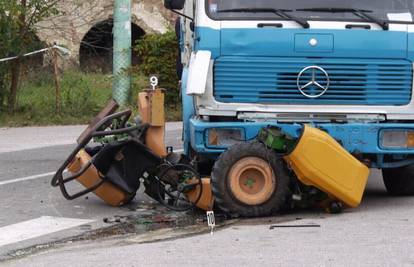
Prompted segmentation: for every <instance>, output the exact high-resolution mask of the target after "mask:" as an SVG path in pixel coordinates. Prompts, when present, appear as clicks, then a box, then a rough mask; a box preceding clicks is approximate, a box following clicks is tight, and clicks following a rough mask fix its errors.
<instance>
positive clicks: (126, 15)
mask: <svg viewBox="0 0 414 267" xmlns="http://www.w3.org/2000/svg"><path fill="white" fill-rule="evenodd" d="M113 34H114V51H113V52H114V55H113V97H114V99H115V100H116V101H117V102H118V104H120V105H126V104H127V102H128V98H129V94H130V89H131V75H130V67H131V57H132V56H131V55H132V52H131V44H132V33H131V0H115V7H114V28H113Z"/></svg>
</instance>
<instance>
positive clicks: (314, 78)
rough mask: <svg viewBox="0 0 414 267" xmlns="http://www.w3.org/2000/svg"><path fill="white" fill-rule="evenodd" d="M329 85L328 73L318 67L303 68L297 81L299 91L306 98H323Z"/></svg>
mask: <svg viewBox="0 0 414 267" xmlns="http://www.w3.org/2000/svg"><path fill="white" fill-rule="evenodd" d="M329 83H330V80H329V75H328V73H327V72H326V71H325V70H324V69H323V68H321V67H318V66H309V67H306V68H304V69H303V70H302V71H301V72H300V73H299V75H298V79H297V85H298V89H299V91H300V92H301V94H302V95H304V96H306V97H307V98H318V97H321V96H323V95H324V94H325V93H326V91H327V90H328V88H329Z"/></svg>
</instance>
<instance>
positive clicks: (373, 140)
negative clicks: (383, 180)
mask: <svg viewBox="0 0 414 267" xmlns="http://www.w3.org/2000/svg"><path fill="white" fill-rule="evenodd" d="M267 126H276V127H279V128H281V129H282V130H283V131H284V132H286V133H288V134H290V135H291V136H293V137H299V136H300V134H301V131H302V125H301V124H298V123H277V122H206V121H202V120H199V119H194V118H193V119H191V120H190V123H189V130H190V131H189V134H190V136H189V138H190V145H191V147H192V149H193V150H194V151H195V152H196V153H199V154H204V155H209V156H212V157H214V156H217V155H219V154H221V153H222V152H224V151H225V150H226V149H227V148H228V147H229V146H230V145H231V144H234V143H237V142H244V141H248V140H254V139H255V137H256V136H257V134H258V132H259V130H260V129H261V128H263V127H267ZM312 126H313V127H316V128H319V129H321V130H323V131H326V132H327V133H329V134H330V135H331V136H332V137H333V138H334V139H335V140H337V141H338V142H339V143H340V144H341V145H342V146H343V147H344V148H345V149H346V150H347V151H349V152H350V153H353V154H360V155H371V156H373V155H374V156H376V158H377V160H376V162H375V163H374V164H373V167H378V168H393V167H398V166H405V165H408V164H414V160H412V158H414V147H411V148H410V147H384V146H383V140H382V139H383V133H384V132H386V131H409V132H411V131H414V123H344V124H335V123H313V124H312ZM226 130H228V131H232V132H233V133H234V132H237V134H236V135H228V136H225V137H224V139H225V138H228V139H229V140H223V141H221V142H217V140H216V141H215V142H212V137H211V133H212V132H213V131H214V132H217V131H226ZM234 136H236V137H237V138H235V137H234ZM230 139H232V140H230ZM384 158H388V159H389V158H392V163H390V162H388V163H386V162H385V160H384Z"/></svg>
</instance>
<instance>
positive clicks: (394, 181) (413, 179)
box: [382, 165, 414, 196]
mask: <svg viewBox="0 0 414 267" xmlns="http://www.w3.org/2000/svg"><path fill="white" fill-rule="evenodd" d="M382 176H383V179H384V184H385V188H386V189H387V191H388V193H390V194H391V195H394V196H414V165H409V166H406V167H401V168H397V169H383V170H382Z"/></svg>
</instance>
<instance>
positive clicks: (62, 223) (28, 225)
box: [0, 216, 93, 247]
mask: <svg viewBox="0 0 414 267" xmlns="http://www.w3.org/2000/svg"><path fill="white" fill-rule="evenodd" d="M91 222H93V220H81V219H71V218H58V217H49V216H43V217H40V218H37V219H34V220H30V221H25V222H21V223H16V224H12V225H9V226H5V227H1V228H0V247H2V246H5V245H10V244H14V243H17V242H21V241H25V240H28V239H32V238H37V237H41V236H44V235H48V234H52V233H55V232H59V231H62V230H66V229H69V228H73V227H76V226H80V225H83V224H87V223H91Z"/></svg>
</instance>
